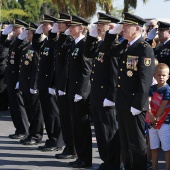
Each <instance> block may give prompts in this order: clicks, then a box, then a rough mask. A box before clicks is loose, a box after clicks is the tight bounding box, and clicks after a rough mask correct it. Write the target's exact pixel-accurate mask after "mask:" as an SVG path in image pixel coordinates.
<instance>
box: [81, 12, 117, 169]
mask: <svg viewBox="0 0 170 170" xmlns="http://www.w3.org/2000/svg"><path fill="white" fill-rule="evenodd" d="M118 21H119V20H118V19H117V18H114V17H112V16H110V15H108V14H104V13H100V12H99V13H98V21H97V22H96V23H95V24H96V26H93V27H92V28H91V29H90V33H89V36H87V39H86V45H85V50H84V54H85V56H86V57H91V58H94V62H93V69H92V75H91V93H90V103H91V105H92V113H93V121H94V127H95V134H96V139H97V146H98V149H99V154H100V157H101V159H102V161H103V163H102V164H101V165H100V167H99V168H98V170H113V169H119V168H120V141H119V133H118V123H117V120H116V111H115V94H116V93H115V89H116V80H117V73H118V61H117V58H115V57H113V58H112V57H111V56H109V55H105V54H104V53H103V50H102V49H103V41H104V37H105V33H106V31H108V30H109V27H110V26H113V25H110V24H112V23H117V22H118ZM113 27H114V26H113ZM97 36H99V37H100V38H101V40H98V37H97ZM113 41H114V39H113ZM111 42H112V41H111ZM107 45H108V46H109V45H111V44H109V43H108V44H107Z"/></svg>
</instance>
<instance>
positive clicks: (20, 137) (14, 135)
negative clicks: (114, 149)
mask: <svg viewBox="0 0 170 170" xmlns="http://www.w3.org/2000/svg"><path fill="white" fill-rule="evenodd" d="M25 136H26V135H23V134H12V135H9V138H11V139H23V138H25Z"/></svg>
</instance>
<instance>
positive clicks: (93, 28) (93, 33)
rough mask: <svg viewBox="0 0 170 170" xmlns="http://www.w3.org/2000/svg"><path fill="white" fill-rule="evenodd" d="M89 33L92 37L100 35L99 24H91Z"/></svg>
mask: <svg viewBox="0 0 170 170" xmlns="http://www.w3.org/2000/svg"><path fill="white" fill-rule="evenodd" d="M89 35H90V36H92V37H98V30H97V24H93V25H92V26H90V32H89Z"/></svg>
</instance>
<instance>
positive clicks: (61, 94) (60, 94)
mask: <svg viewBox="0 0 170 170" xmlns="http://www.w3.org/2000/svg"><path fill="white" fill-rule="evenodd" d="M58 95H59V96H63V95H66V93H65V92H63V91H61V90H58Z"/></svg>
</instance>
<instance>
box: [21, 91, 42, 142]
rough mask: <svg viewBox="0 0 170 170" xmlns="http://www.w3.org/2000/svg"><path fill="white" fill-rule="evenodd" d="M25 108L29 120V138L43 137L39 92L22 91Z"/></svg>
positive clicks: (38, 138) (39, 138) (38, 139)
mask: <svg viewBox="0 0 170 170" xmlns="http://www.w3.org/2000/svg"><path fill="white" fill-rule="evenodd" d="M22 96H23V100H24V105H25V109H26V112H27V115H28V120H29V122H30V126H29V137H30V138H31V139H34V140H37V141H40V140H41V139H42V137H43V128H44V127H43V125H44V120H43V115H42V110H41V105H40V100H39V94H31V93H29V92H22Z"/></svg>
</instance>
